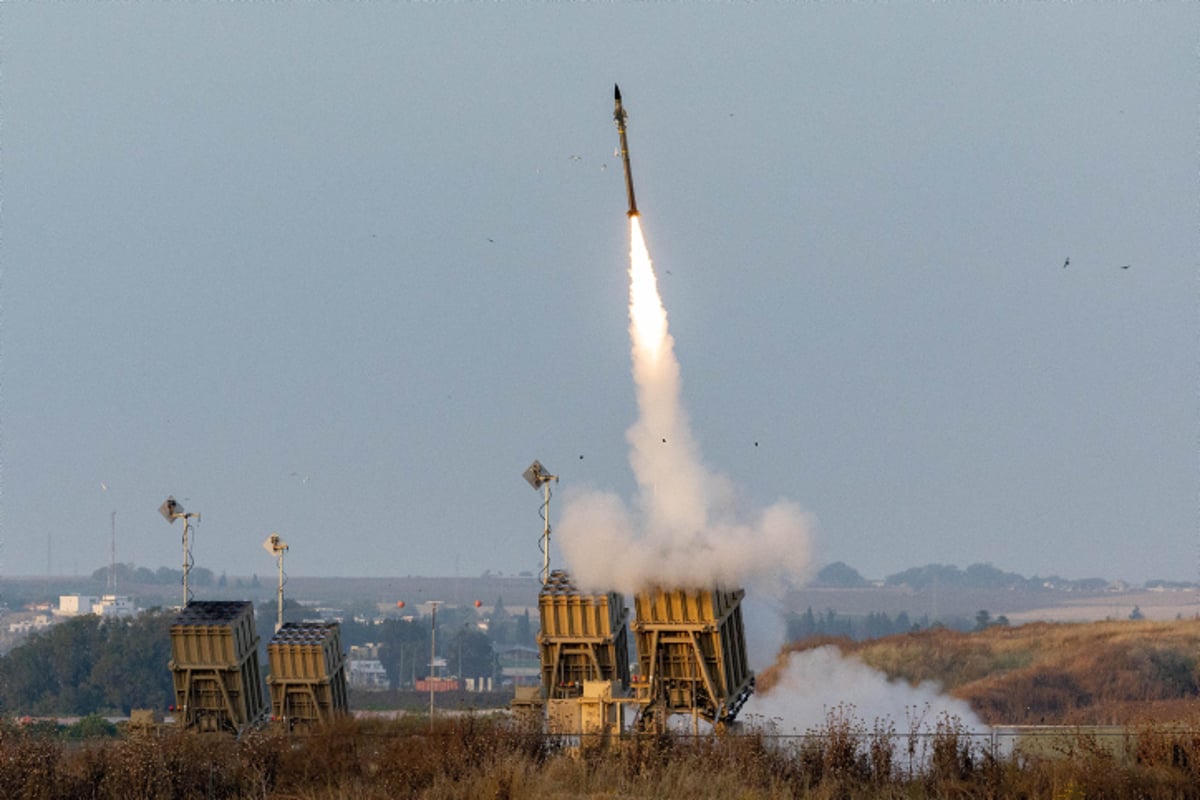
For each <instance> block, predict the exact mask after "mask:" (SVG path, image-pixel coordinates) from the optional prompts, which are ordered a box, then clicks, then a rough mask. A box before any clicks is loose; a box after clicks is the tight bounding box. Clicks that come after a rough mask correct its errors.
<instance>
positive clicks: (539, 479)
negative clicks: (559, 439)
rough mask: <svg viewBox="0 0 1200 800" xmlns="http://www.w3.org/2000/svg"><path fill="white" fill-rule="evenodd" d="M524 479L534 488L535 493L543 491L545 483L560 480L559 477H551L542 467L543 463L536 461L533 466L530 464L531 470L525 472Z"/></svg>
mask: <svg viewBox="0 0 1200 800" xmlns="http://www.w3.org/2000/svg"><path fill="white" fill-rule="evenodd" d="M522 477H524V478H525V480H527V481H528V482H529V485H530V486H532V487H533V488H534V490H535V491H536V490H537V489H541V488H542V484H544V483H548V482H549V481H556V480H558V476H557V475H551V474H550V473H549V472H548V471H547V470H546V468H545V467H543V466H542V462H540V461H534V462H533V463H532V464H530V465H529V469H527V470H525V472H524V473H523V474H522Z"/></svg>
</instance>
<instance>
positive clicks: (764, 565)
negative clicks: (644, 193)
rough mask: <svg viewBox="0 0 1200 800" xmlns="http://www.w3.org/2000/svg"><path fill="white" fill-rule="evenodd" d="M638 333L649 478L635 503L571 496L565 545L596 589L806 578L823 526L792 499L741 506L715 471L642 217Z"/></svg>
mask: <svg viewBox="0 0 1200 800" xmlns="http://www.w3.org/2000/svg"><path fill="white" fill-rule="evenodd" d="M630 241H631V246H630V267H629V320H630V322H629V336H630V340H631V342H632V346H633V347H632V357H633V378H634V384H635V386H636V389H637V404H638V419H637V421H636V422H635V423H634V424H633V426H632V427H630V428H629V430H628V431H627V432H626V438H627V440H628V441H629V446H630V455H629V461H630V464H631V466H632V467H633V472H634V476H635V478H636V479H637V487H638V491H637V496H636V498H635V503H634V508H633V509H632V510H631V509H630V508H629V507H628V506H627V505H626V504H625V503H624V502H623V501H622V499H621V498H619V497H617V496H616V495H614V494H612V493H609V492H579V491H574V492H568V493H566V495H565V501H566V502H565V504H564V510H563V514H562V518H561V520H560V522H559V525H558V533H559V537H558V541H559V543H560V546H561V548H562V551H563V554H564V556H565V558H566V561H567V563H568V564H569V565H570V570H571V574H572V576H573V577H574V578H575V581H576V583H577V585H579V587H580V588H581V589H584V590H585V591H598V590H602V589H614V590H617V591H621V592H625V593H633V592H636V591H638V590H640V589H642V588H645V587H647V586H653V585H662V586H679V587H687V588H709V587H711V586H713V585H721V586H726V587H738V586H747V587H748V586H751V585H753V586H755V588H756V589H757V590H759V591H765V592H768V593H772V592H774V591H775V590H776V589H777V588H778V587H780V586H781V585H783V584H784V583H785V582H786V581H787V580H788V579H794V580H798V579H801V578H803V577H804V575H805V572H806V571H807V570H808V568H809V564H810V545H809V542H810V530H811V528H812V525H813V521H812V519H811V517H810V515H808V514H806V513H805V512H804V511H803V509H801V508H800V507H799V506H798V505H797V504H795V503H792V502H789V501H786V500H781V501H779V502H777V503H775V504H774V505H772V506H770V507H768V508H766V509H762V510H758V511H755V512H752V513H742V512H740V511H739V510H738V509H737V508H736V503H735V491H734V487H733V485H732V484H731V483H730V481H729V480H728V479H726V478H725V477H724V476H722V475H719V474H716V473H714V472H711V471H710V470H708V469H707V468H706V467H705V466H704V463H703V459H702V458H701V456H700V449H699V447H698V446H697V444H696V441H695V439H694V437H693V436H692V432H691V427H690V426H689V424H688V419H687V414H686V413H685V411H684V409H683V404H682V402H681V401H680V372H679V362H678V361H677V360H676V358H675V343H674V340H673V339H672V338H671V335H670V333H669V332H668V330H667V313H666V310H665V309H664V308H663V305H662V300H661V299H660V297H659V294H658V285H657V281H656V279H655V276H654V270H653V267H652V266H651V263H650V256H649V253H648V252H647V250H646V245H645V241H644V239H643V237H642V231H641V225H640V224H639V222H638V218H637V217H636V216H634V217H631V218H630Z"/></svg>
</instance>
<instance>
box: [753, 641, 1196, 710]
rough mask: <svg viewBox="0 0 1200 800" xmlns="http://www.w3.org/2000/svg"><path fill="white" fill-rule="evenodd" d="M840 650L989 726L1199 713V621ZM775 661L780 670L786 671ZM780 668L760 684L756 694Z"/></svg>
mask: <svg viewBox="0 0 1200 800" xmlns="http://www.w3.org/2000/svg"><path fill="white" fill-rule="evenodd" d="M830 643H833V644H836V645H837V646H838V647H839V648H840V649H841V650H842V652H843V653H844V654H847V655H852V656H855V657H857V658H859V659H861V660H862V661H863V662H865V663H866V664H868V665H870V666H872V667H874V668H876V669H878V670H881V671H882V672H884V673H885V674H887V675H888V677H889V678H892V679H895V680H903V681H908V682H910V683H913V684H916V683H921V682H924V681H933V682H935V683H937V684H939V685H940V686H941V687H942V689H943V690H944V691H946V692H948V693H949V694H951V695H953V696H955V697H958V698H960V699H963V700H966V701H967V702H968V703H970V704H971V706H972V708H974V710H975V711H976V712H977V713H978V714H979V715H980V717H981V718H982V719H983V720H984V721H985V722H987V723H989V724H993V725H1020V724H1067V725H1083V724H1087V725H1112V724H1120V725H1127V724H1134V723H1138V722H1143V721H1148V720H1149V721H1160V722H1161V721H1174V720H1180V719H1187V718H1190V717H1194V716H1196V714H1197V712H1198V711H1200V702H1198V700H1200V672H1198V663H1200V620H1195V619H1184V620H1170V621H1153V620H1140V621H1130V620H1124V621H1120V622H1113V621H1109V622H1094V623H1086V624H1084V623H1045V622H1039V623H1031V624H1028V625H1021V626H999V625H996V626H992V627H989V628H987V629H985V630H982V631H978V632H974V633H958V632H955V631H951V630H945V629H934V630H926V631H921V632H918V633H909V634H903V635H900V636H891V637H887V638H883V639H875V640H871V641H864V642H851V641H848V640H836V641H833V642H831V641H830V640H809V641H805V642H802V643H797V644H794V645H792V646H791V647H790V648H789V649H788V651H786V652H790V651H791V650H804V649H808V648H812V647H817V646H821V645H825V644H830ZM782 658H783V656H781V662H780V663H782ZM777 669H778V664H777V665H776V666H775V667H772V668H770V669H768V670H766V671H764V673H763V674H761V675H760V676H759V687H760V690H763V691H766V690H768V689H769V688H770V686H771V684H772V682H773V681H774V680H775V679H776V674H777V672H776V671H777Z"/></svg>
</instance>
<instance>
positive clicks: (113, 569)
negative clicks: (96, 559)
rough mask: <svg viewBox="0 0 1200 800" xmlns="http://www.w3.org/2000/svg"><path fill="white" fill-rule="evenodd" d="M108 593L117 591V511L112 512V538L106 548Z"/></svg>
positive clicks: (113, 593)
mask: <svg viewBox="0 0 1200 800" xmlns="http://www.w3.org/2000/svg"><path fill="white" fill-rule="evenodd" d="M108 593H109V594H112V595H115V594H116V593H117V512H116V511H113V512H112V539H111V541H110V544H109V549H108Z"/></svg>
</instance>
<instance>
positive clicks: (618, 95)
mask: <svg viewBox="0 0 1200 800" xmlns="http://www.w3.org/2000/svg"><path fill="white" fill-rule="evenodd" d="M613 99H614V100H616V101H617V102H618V103H619V102H621V87H620V86H617V85H616V84H615V83H614V84H613Z"/></svg>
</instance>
